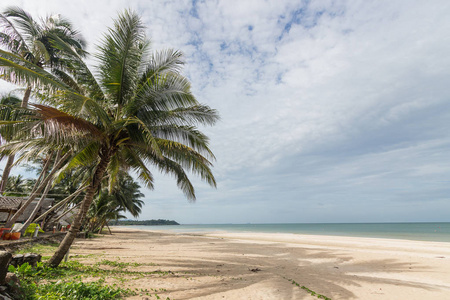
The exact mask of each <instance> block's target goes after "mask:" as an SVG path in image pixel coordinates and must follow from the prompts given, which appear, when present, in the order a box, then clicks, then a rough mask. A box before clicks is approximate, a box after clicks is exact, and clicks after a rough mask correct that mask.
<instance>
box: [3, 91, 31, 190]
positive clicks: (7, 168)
mask: <svg viewBox="0 0 450 300" xmlns="http://www.w3.org/2000/svg"><path fill="white" fill-rule="evenodd" d="M30 94H31V86H28V87H27V89H26V90H25V95H23V99H22V103H21V104H20V107H27V106H28V100H29V99H30ZM14 158H15V155H14V154H11V155H9V156H8V160H7V161H6V165H5V168H4V169H3V175H2V180H1V181H0V194H2V195H3V192H4V191H5V188H6V184H7V183H8V178H9V173H10V172H11V169H12V168H13V164H14Z"/></svg>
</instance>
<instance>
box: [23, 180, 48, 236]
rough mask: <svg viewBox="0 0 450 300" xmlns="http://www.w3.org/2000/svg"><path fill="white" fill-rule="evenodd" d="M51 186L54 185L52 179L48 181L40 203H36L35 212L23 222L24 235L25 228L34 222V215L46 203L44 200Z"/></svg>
mask: <svg viewBox="0 0 450 300" xmlns="http://www.w3.org/2000/svg"><path fill="white" fill-rule="evenodd" d="M51 187H52V183H51V181H49V182H48V183H47V186H46V187H45V190H44V192H43V193H42V196H41V199H39V201H38V203H36V207H35V208H34V209H33V212H32V213H31V215H30V216H29V217H28V219H27V220H26V221H25V223H24V224H23V226H22V229H21V230H20V232H21V233H22V235H23V234H24V233H25V230H26V229H27V228H28V226H30V224H31V222H33V219H34V217H35V216H36V214H37V213H38V211H39V209H40V208H41V206H42V203H44V200H45V198H46V197H47V194H48V191H50V188H51Z"/></svg>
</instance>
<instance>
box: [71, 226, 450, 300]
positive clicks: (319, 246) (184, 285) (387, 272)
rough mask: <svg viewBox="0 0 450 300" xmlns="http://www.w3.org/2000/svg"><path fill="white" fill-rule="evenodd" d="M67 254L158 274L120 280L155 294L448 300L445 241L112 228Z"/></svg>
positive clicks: (449, 247)
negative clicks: (156, 292)
mask: <svg viewBox="0 0 450 300" xmlns="http://www.w3.org/2000/svg"><path fill="white" fill-rule="evenodd" d="M70 253H71V256H78V257H80V256H81V257H82V259H79V260H80V261H82V262H83V263H87V264H90V263H92V264H93V263H95V262H98V261H100V260H110V261H120V262H124V263H133V264H134V263H135V264H136V265H135V266H134V267H130V268H129V269H130V270H138V271H140V272H153V271H158V272H155V273H154V274H151V275H147V276H144V277H135V278H132V277H130V278H127V280H125V281H122V282H120V285H121V286H123V287H129V288H139V289H147V290H158V296H159V297H160V298H161V299H166V298H167V297H169V298H170V299H171V300H181V299H205V300H206V299H211V300H212V299H252V300H253V299H318V298H317V295H316V296H312V295H311V291H313V292H315V293H317V294H319V295H324V296H326V297H328V298H331V299H333V300H335V299H409V300H414V299H417V300H423V299H450V243H438V242H419V241H406V240H389V239H373V238H354V237H335V236H313V235H294V234H265V233H264V234H263V233H254V234H253V233H251V234H250V233H205V234H174V233H169V232H156V231H153V232H150V231H143V230H134V229H130V228H117V227H116V228H113V235H105V236H103V237H101V238H96V239H87V240H82V239H80V240H77V241H76V243H75V244H74V245H73V247H72V249H71V252H70ZM110 280H111V282H112V283H118V282H116V279H110ZM292 280H293V281H295V282H296V283H298V286H297V285H295V284H293V283H292ZM118 284H119V283H118ZM301 286H304V287H305V288H307V289H308V290H309V291H308V290H307V289H302V288H301ZM145 297H148V296H145V295H144V296H142V295H138V296H133V297H129V298H127V299H145ZM149 299H156V298H155V297H154V296H152V297H149Z"/></svg>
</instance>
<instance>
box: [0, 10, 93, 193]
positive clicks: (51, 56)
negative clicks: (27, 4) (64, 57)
mask: <svg viewBox="0 0 450 300" xmlns="http://www.w3.org/2000/svg"><path fill="white" fill-rule="evenodd" d="M0 28H1V29H0V46H3V47H4V48H7V49H8V50H9V51H10V53H11V54H14V55H17V56H20V57H21V58H23V59H26V60H27V61H29V62H30V63H32V64H34V65H36V66H38V67H40V68H43V67H46V66H48V67H51V68H53V69H54V70H55V72H57V71H58V69H59V68H62V67H63V65H62V64H61V61H60V56H61V54H62V53H61V50H60V49H57V48H55V47H53V45H52V43H53V39H54V37H55V36H57V37H58V38H60V39H62V40H64V41H65V42H66V43H67V44H69V45H71V46H72V47H74V49H75V51H77V53H79V54H80V55H84V52H83V50H82V49H83V47H84V44H85V43H84V40H83V39H82V38H81V36H80V35H79V34H78V32H77V31H75V30H73V28H72V24H71V23H70V22H69V21H68V20H67V19H65V18H62V17H61V16H59V15H54V16H50V17H47V18H45V19H44V20H43V21H42V24H39V23H38V22H36V21H35V20H34V19H33V17H32V16H31V15H30V14H28V13H27V12H26V11H24V10H23V9H21V8H19V7H9V8H7V9H6V10H5V11H4V12H3V13H0ZM3 76H9V77H11V78H10V80H12V81H16V83H22V82H21V81H20V80H17V79H18V78H16V77H15V76H14V72H13V73H6V74H3ZM14 78H15V79H14ZM32 88H33V84H32V83H30V82H28V83H27V86H26V89H25V93H24V96H23V99H22V103H21V106H22V107H27V106H28V100H29V97H30V94H31V90H32ZM13 163H14V155H10V156H8V160H7V162H6V165H5V168H4V169H3V175H2V180H1V181H0V194H2V193H3V191H4V189H5V186H6V183H7V181H8V177H9V173H10V172H11V169H12V167H13Z"/></svg>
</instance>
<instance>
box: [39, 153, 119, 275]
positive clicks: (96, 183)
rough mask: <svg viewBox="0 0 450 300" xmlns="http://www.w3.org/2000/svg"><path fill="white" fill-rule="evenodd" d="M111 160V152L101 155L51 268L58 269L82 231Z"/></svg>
mask: <svg viewBox="0 0 450 300" xmlns="http://www.w3.org/2000/svg"><path fill="white" fill-rule="evenodd" d="M110 158H111V152H110V151H108V152H107V153H103V154H102V155H100V162H99V163H98V165H97V167H96V170H95V173H94V176H93V178H92V181H91V184H90V185H89V187H88V189H87V191H86V195H85V196H84V199H83V201H82V202H81V207H80V210H79V211H78V214H77V215H76V217H75V219H74V220H73V223H72V226H70V229H69V231H68V232H67V234H66V236H65V237H64V239H63V241H62V242H61V244H60V245H59V247H58V249H57V250H56V252H55V253H54V254H53V256H52V258H50V260H49V261H48V264H49V265H50V266H51V267H57V266H58V265H59V264H60V263H61V261H62V260H63V259H64V255H66V253H67V251H69V248H70V246H72V243H73V240H74V239H75V237H76V236H77V234H78V232H79V231H80V226H81V223H82V221H83V219H84V217H85V216H86V214H87V212H88V210H89V206H91V203H92V201H93V200H94V196H95V193H96V192H97V190H98V188H99V187H100V183H101V181H102V179H103V175H104V174H105V171H106V167H107V166H108V163H109V160H110Z"/></svg>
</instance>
